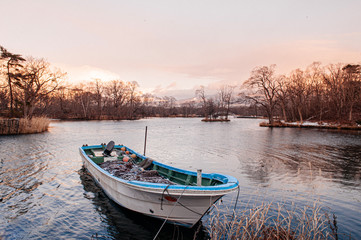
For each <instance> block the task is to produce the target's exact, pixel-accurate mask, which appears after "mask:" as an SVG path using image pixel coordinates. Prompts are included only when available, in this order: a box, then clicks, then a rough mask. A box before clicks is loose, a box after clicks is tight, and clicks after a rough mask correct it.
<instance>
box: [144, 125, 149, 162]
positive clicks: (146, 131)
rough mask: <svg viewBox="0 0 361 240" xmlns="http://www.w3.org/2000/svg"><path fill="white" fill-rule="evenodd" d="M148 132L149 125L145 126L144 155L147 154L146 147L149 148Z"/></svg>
mask: <svg viewBox="0 0 361 240" xmlns="http://www.w3.org/2000/svg"><path fill="white" fill-rule="evenodd" d="M147 133H148V126H145V137H144V154H143V155H144V156H145V149H146V148H147Z"/></svg>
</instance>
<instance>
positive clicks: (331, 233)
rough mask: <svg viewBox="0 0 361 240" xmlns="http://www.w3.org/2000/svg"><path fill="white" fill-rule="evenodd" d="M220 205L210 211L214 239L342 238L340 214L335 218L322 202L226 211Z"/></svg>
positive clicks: (264, 205)
mask: <svg viewBox="0 0 361 240" xmlns="http://www.w3.org/2000/svg"><path fill="white" fill-rule="evenodd" d="M222 209H224V207H223V206H222V208H219V205H218V206H216V207H215V209H214V210H213V211H212V213H211V214H210V219H209V222H210V228H209V230H208V231H209V235H210V237H211V239H247V240H249V239H269V240H272V239H338V233H337V221H336V216H335V215H334V216H333V219H332V220H331V219H330V217H329V215H328V214H327V212H326V211H324V210H323V209H322V208H321V206H320V204H318V203H317V202H315V203H314V204H313V205H310V206H305V207H303V208H298V207H296V206H295V205H294V204H291V206H289V205H288V206H286V205H285V204H280V203H278V204H275V203H261V204H260V205H258V206H251V207H245V208H244V209H243V210H238V211H237V212H233V210H229V209H228V211H227V213H228V214H227V213H225V212H224V210H222Z"/></svg>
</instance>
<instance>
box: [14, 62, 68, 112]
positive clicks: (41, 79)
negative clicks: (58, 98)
mask: <svg viewBox="0 0 361 240" xmlns="http://www.w3.org/2000/svg"><path fill="white" fill-rule="evenodd" d="M64 76H65V73H62V72H60V71H52V70H51V69H50V64H49V63H48V62H47V61H45V60H44V59H35V58H29V59H28V61H27V63H26V65H25V66H24V69H23V73H22V76H21V77H19V78H16V79H15V82H14V84H15V85H16V86H17V87H18V88H19V89H20V90H21V93H22V102H23V113H24V118H31V117H32V115H33V111H34V108H35V106H36V104H37V103H38V102H39V101H40V100H41V99H43V98H45V97H47V96H48V95H49V94H50V93H52V92H54V91H55V90H56V89H57V87H58V85H59V81H60V80H61V79H62V78H63V77H64Z"/></svg>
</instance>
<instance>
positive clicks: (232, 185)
mask: <svg viewBox="0 0 361 240" xmlns="http://www.w3.org/2000/svg"><path fill="white" fill-rule="evenodd" d="M79 150H80V155H81V157H82V160H83V164H84V167H85V168H86V169H87V170H88V171H89V173H90V174H91V175H92V177H93V179H94V180H95V181H96V183H97V184H98V185H99V186H100V187H101V188H102V189H103V190H104V192H105V193H106V195H107V196H108V197H109V198H110V199H112V200H113V201H114V202H116V203H117V204H119V205H120V206H122V207H125V208H127V209H130V210H133V211H135V212H139V213H142V214H145V215H148V216H152V217H156V218H160V219H164V220H165V221H168V222H171V223H175V224H178V225H183V226H186V227H193V226H194V225H195V224H196V223H197V222H198V221H199V220H200V219H201V218H202V216H203V215H204V214H206V213H207V210H208V209H209V208H210V207H211V206H212V205H213V204H214V203H215V202H216V201H218V200H219V199H220V198H221V197H222V196H224V195H225V194H227V193H230V192H232V191H235V190H236V189H237V188H238V180H237V179H236V178H234V177H232V176H228V175H224V174H217V173H211V174H206V173H200V172H195V171H187V170H183V169H179V168H175V167H172V166H169V165H165V164H162V163H160V162H157V161H154V160H151V159H149V158H147V157H145V156H143V155H141V154H139V153H137V152H135V151H133V150H131V149H129V148H128V147H126V146H124V145H115V144H114V142H113V141H111V142H110V143H109V144H108V145H105V144H101V145H93V146H87V145H85V146H83V147H81V148H79Z"/></svg>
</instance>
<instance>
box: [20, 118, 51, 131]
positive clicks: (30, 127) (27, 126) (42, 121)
mask: <svg viewBox="0 0 361 240" xmlns="http://www.w3.org/2000/svg"><path fill="white" fill-rule="evenodd" d="M49 124H50V120H49V119H48V118H45V117H33V118H31V119H28V118H21V119H20V122H19V133H20V134H27V133H40V132H45V131H47V130H48V128H49Z"/></svg>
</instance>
